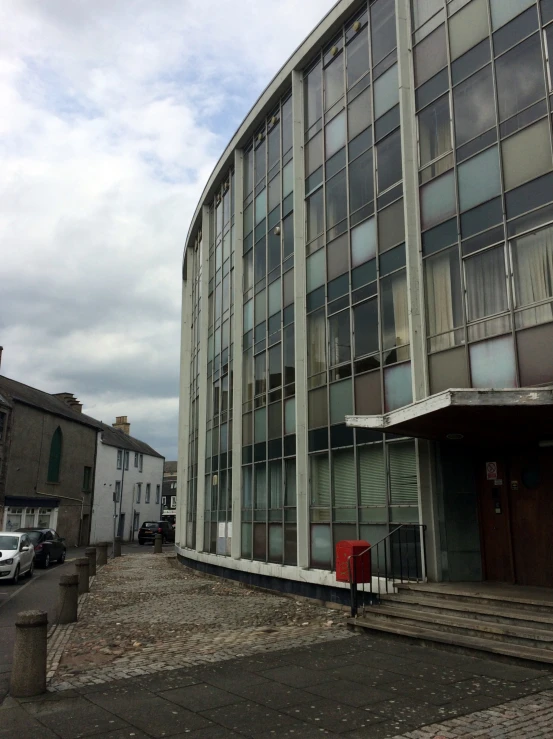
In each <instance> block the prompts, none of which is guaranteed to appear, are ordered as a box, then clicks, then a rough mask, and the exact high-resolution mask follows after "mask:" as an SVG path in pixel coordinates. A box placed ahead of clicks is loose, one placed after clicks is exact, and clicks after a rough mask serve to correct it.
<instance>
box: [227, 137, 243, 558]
mask: <svg viewBox="0 0 553 739" xmlns="http://www.w3.org/2000/svg"><path fill="white" fill-rule="evenodd" d="M234 188H235V193H234V245H233V248H234V317H233V321H232V342H233V345H234V349H233V358H232V376H233V381H232V398H233V402H232V442H231V443H232V452H231V454H232V491H231V495H232V539H231V543H230V554H231V557H232V558H233V559H240V556H241V554H242V402H243V398H242V357H243V351H244V346H243V336H244V311H243V300H242V298H243V295H244V290H243V281H244V260H243V258H242V255H243V252H244V152H243V151H242V150H240V149H237V150H236V151H235V152H234Z"/></svg>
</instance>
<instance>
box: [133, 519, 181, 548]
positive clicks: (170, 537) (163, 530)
mask: <svg viewBox="0 0 553 739" xmlns="http://www.w3.org/2000/svg"><path fill="white" fill-rule="evenodd" d="M156 534H161V535H162V536H163V541H164V542H166V541H175V530H174V529H173V527H172V526H171V524H170V523H169V521H146V522H145V523H143V524H142V526H141V527H140V529H139V530H138V543H139V544H145V543H146V542H147V541H150V542H152V544H153V541H154V538H155V535H156Z"/></svg>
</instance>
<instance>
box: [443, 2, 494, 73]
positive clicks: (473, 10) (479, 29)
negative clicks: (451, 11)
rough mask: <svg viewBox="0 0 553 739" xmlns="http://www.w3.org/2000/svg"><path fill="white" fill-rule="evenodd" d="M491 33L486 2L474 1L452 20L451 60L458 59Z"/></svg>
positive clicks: (450, 33) (450, 23)
mask: <svg viewBox="0 0 553 739" xmlns="http://www.w3.org/2000/svg"><path fill="white" fill-rule="evenodd" d="M488 33H489V27H488V7H487V2H486V0H473V1H472V2H471V3H469V4H468V5H467V6H465V7H464V8H463V9H462V10H460V11H459V12H458V13H455V15H454V16H453V17H452V18H450V21H449V47H450V51H451V58H452V59H457V58H458V57H460V56H461V55H462V54H464V53H465V52H466V51H468V50H469V49H472V47H473V46H476V44H477V43H479V42H480V41H482V39H483V38H486V36H487V35H488Z"/></svg>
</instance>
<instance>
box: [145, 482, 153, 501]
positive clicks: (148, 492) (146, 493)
mask: <svg viewBox="0 0 553 739" xmlns="http://www.w3.org/2000/svg"><path fill="white" fill-rule="evenodd" d="M151 490H152V486H151V485H150V483H149V482H147V483H146V492H145V494H144V503H149V502H150V494H151Z"/></svg>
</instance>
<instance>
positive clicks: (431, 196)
mask: <svg viewBox="0 0 553 739" xmlns="http://www.w3.org/2000/svg"><path fill="white" fill-rule="evenodd" d="M420 193H421V221H422V227H423V228H430V227H431V226H434V225H435V224H436V223H439V222H440V221H445V220H446V218H450V217H451V216H453V215H455V213H456V212H457V201H456V198H455V175H454V173H453V171H451V172H448V173H447V174H444V175H442V176H441V177H438V178H436V179H435V180H432V182H429V183H428V185H425V186H424V187H421V189H420Z"/></svg>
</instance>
